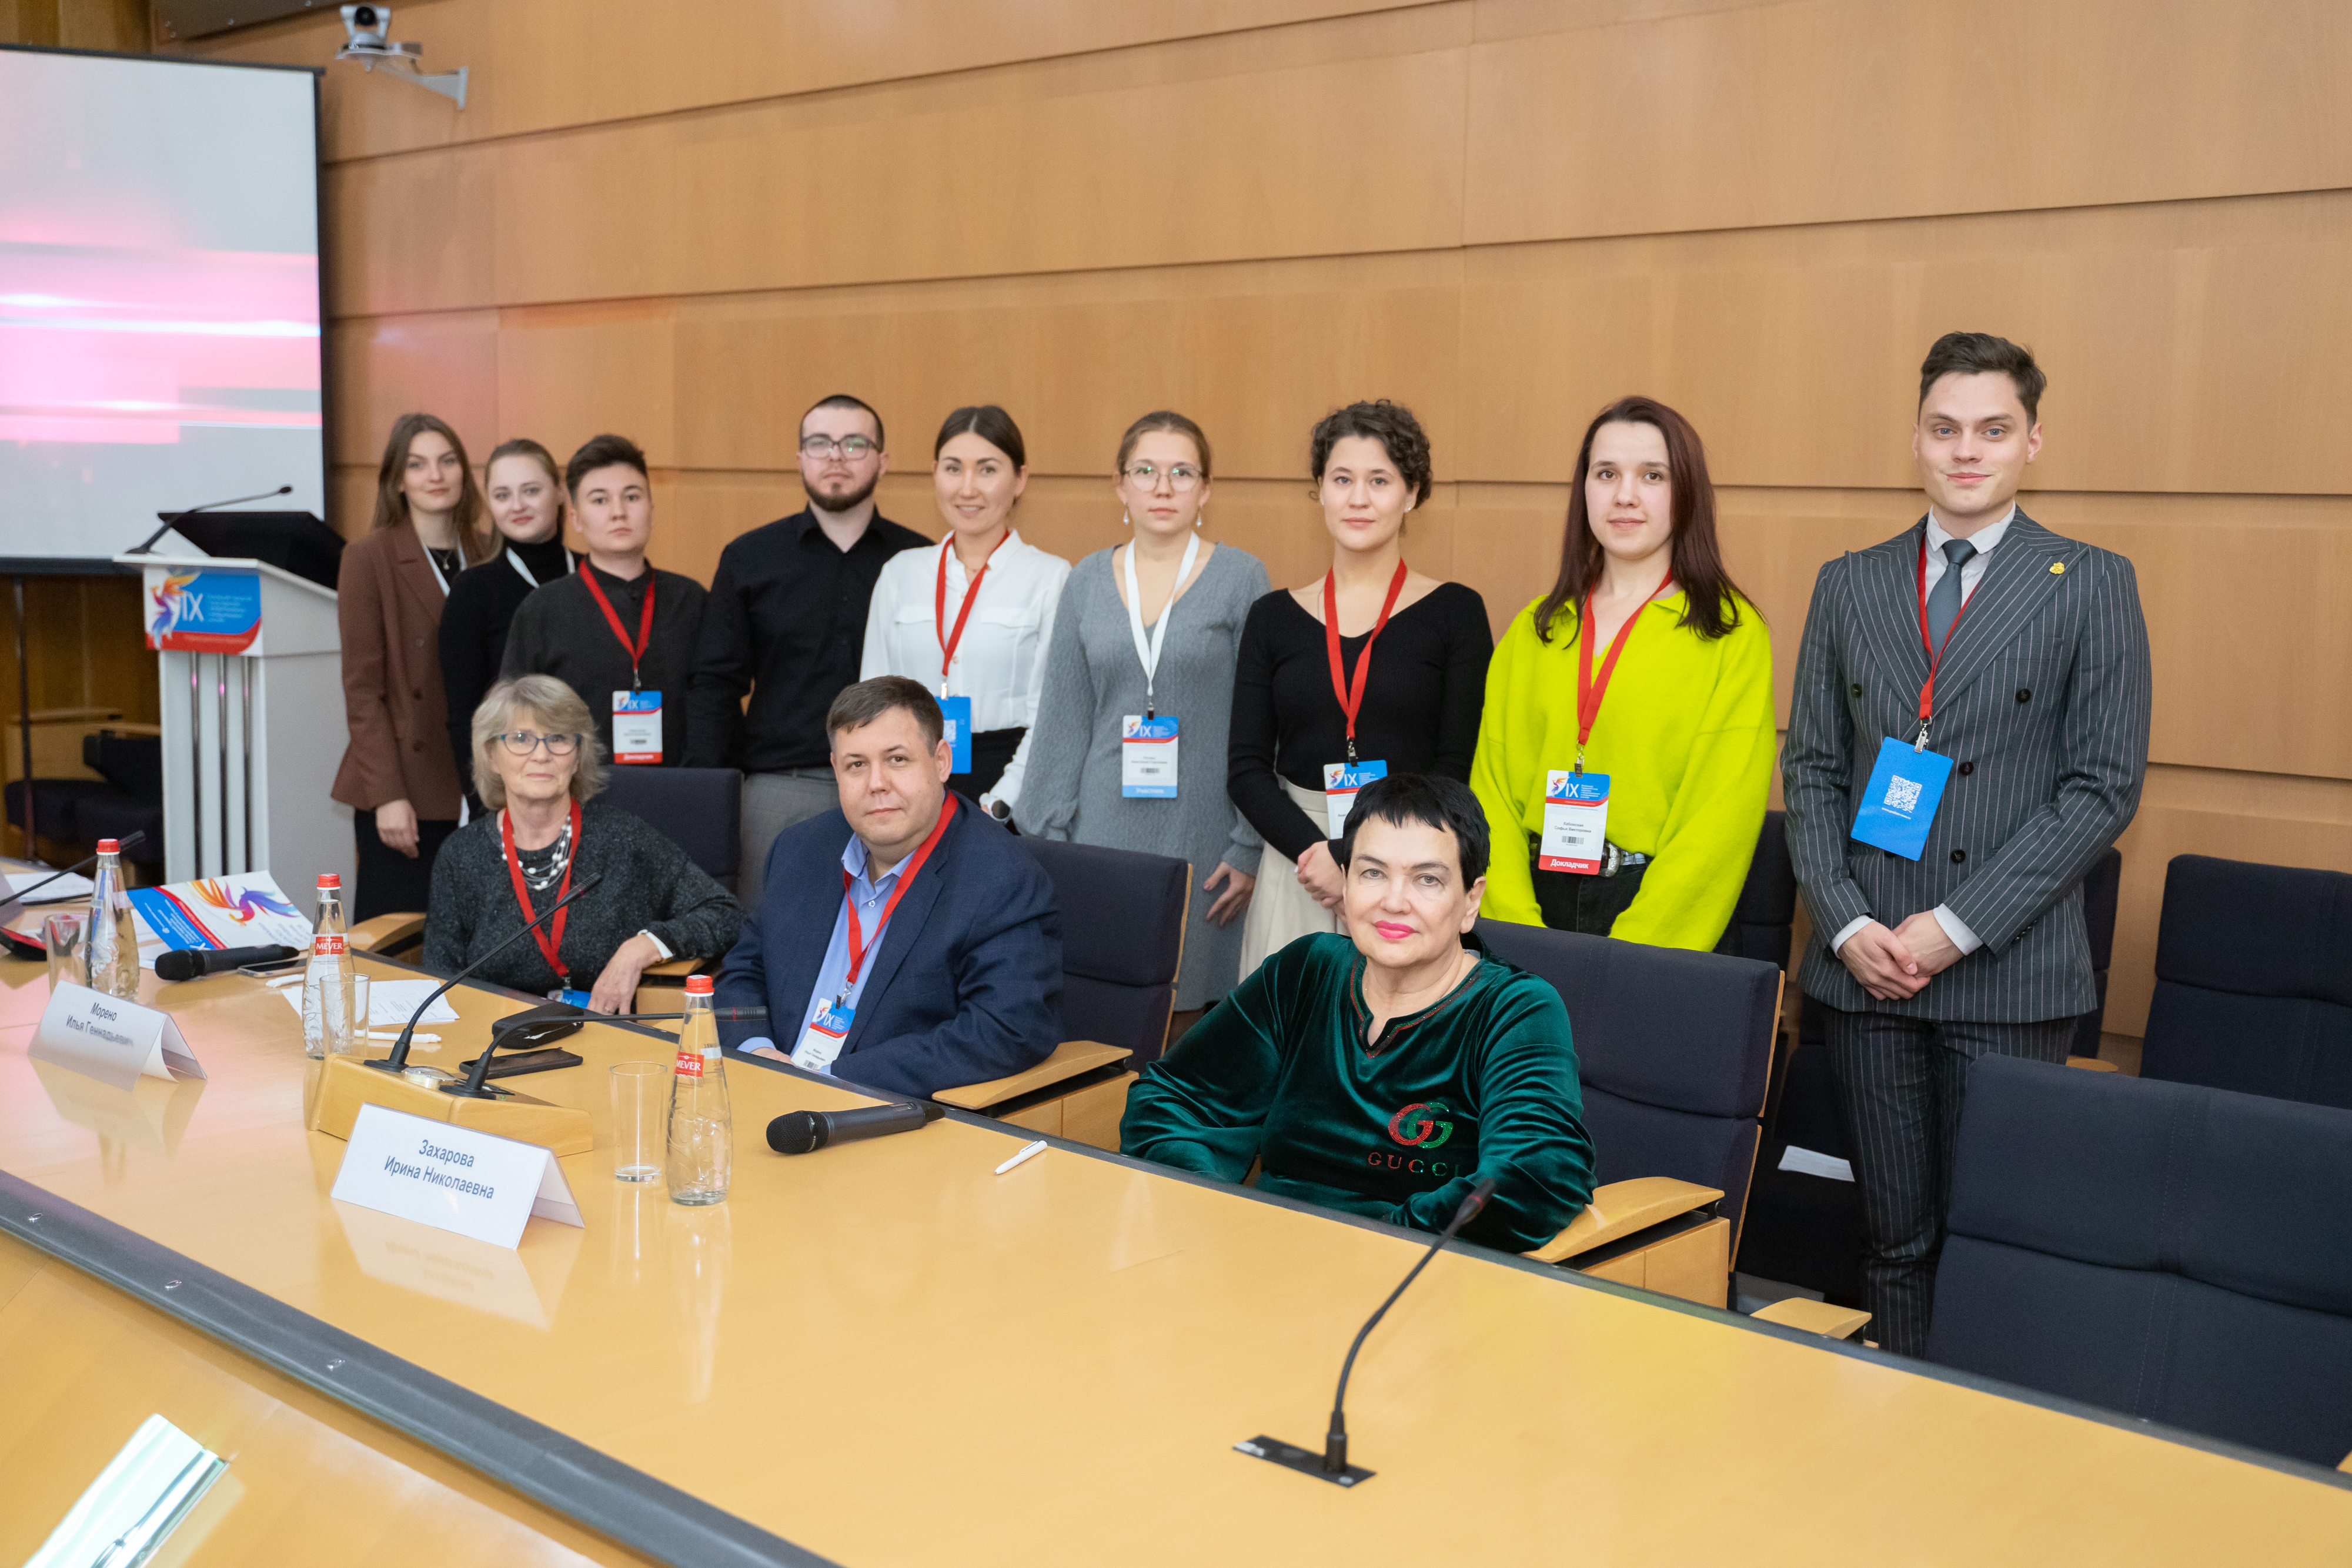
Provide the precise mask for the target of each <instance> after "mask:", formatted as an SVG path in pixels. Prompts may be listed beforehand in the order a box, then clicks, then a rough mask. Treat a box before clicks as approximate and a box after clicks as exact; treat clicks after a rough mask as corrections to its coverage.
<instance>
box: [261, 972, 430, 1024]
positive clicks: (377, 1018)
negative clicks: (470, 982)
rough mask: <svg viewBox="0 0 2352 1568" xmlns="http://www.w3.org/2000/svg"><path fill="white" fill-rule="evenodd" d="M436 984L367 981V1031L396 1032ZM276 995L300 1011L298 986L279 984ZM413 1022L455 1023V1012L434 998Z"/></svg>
mask: <svg viewBox="0 0 2352 1568" xmlns="http://www.w3.org/2000/svg"><path fill="white" fill-rule="evenodd" d="M440 984H441V982H440V981H438V980H436V979H434V978H432V977H430V976H427V977H425V978H424V979H422V980H377V979H371V980H370V981H369V982H368V1028H370V1029H398V1028H399V1027H400V1026H401V1025H403V1024H404V1023H406V1022H407V1021H408V1015H409V1014H411V1013H413V1012H415V1010H416V1004H417V1003H419V1002H421V1001H423V1000H424V999H425V998H426V997H428V996H432V995H433V991H434V988H436V987H437V986H439V985H440ZM278 995H279V996H281V997H284V998H286V1001H287V1004H288V1005H289V1007H291V1008H292V1009H294V1010H295V1011H296V1012H298V1013H299V1012H300V1011H301V1010H302V988H301V987H300V986H296V985H280V986H279V987H278ZM416 1021H417V1022H418V1023H420V1024H428V1023H456V1022H457V1009H456V1008H453V1007H451V1006H450V1005H449V998H446V997H436V998H434V1002H433V1005H432V1006H431V1007H429V1008H426V1009H425V1016H424V1017H423V1018H421V1019H417V1020H416Z"/></svg>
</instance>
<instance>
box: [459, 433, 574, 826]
mask: <svg viewBox="0 0 2352 1568" xmlns="http://www.w3.org/2000/svg"><path fill="white" fill-rule="evenodd" d="M482 488H483V489H484V490H485V491H487V492H488V497H489V502H490V520H491V521H492V522H494V523H496V524H497V525H498V530H499V541H498V542H499V544H500V545H501V546H503V547H504V549H502V551H501V552H500V553H499V554H498V555H494V556H492V557H491V558H490V559H488V560H486V561H484V562H483V563H482V564H481V565H479V566H477V567H472V568H469V569H467V570H466V571H463V572H461V573H459V574H458V576H457V580H456V581H455V582H453V583H451V584H450V585H449V602H448V603H447V604H446V606H444V607H443V609H442V612H441V684H442V686H443V687H444V689H446V692H447V693H448V696H449V748H450V750H452V751H453V752H455V753H456V754H457V770H458V773H459V775H460V776H461V779H462V780H463V782H464V784H465V787H466V803H467V808H468V810H469V811H470V812H471V814H472V815H475V816H479V815H480V814H481V810H482V798H481V796H480V794H479V793H478V792H477V791H476V789H475V788H474V778H473V757H474V737H473V723H474V710H475V709H476V708H477V707H478V706H481V701H482V698H483V697H484V696H485V695H488V692H489V689H490V687H491V686H493V685H496V684H497V682H498V678H499V659H500V658H502V657H503V656H504V655H505V653H506V647H507V628H508V627H509V625H510V624H512V622H513V621H514V614H515V610H516V608H517V607H518V606H519V605H520V604H521V603H522V601H523V599H524V598H525V596H527V595H528V594H529V593H530V591H531V590H532V589H534V588H537V587H538V586H539V585H540V584H541V583H542V582H552V581H554V580H556V579H557V578H559V577H562V576H563V575H564V574H565V573H566V572H569V571H570V570H572V567H573V564H574V562H575V560H576V559H577V558H576V557H574V556H573V555H572V552H571V551H570V550H569V549H565V548H564V544H563V480H562V476H561V473H560V471H559V470H558V469H557V467H556V465H555V459H554V457H553V456H551V455H550V454H549V452H548V450H547V448H546V447H544V446H541V444H539V443H538V442H536V441H531V440H529V439H522V440H516V441H509V442H508V443H506V444H504V445H502V446H500V447H499V449H498V450H497V451H496V452H493V453H491V454H490V461H489V465H488V467H487V468H485V469H484V470H483V482H482Z"/></svg>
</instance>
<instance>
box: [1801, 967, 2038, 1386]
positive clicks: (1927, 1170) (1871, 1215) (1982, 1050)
mask: <svg viewBox="0 0 2352 1568" xmlns="http://www.w3.org/2000/svg"><path fill="white" fill-rule="evenodd" d="M1805 1006H1806V1007H1808V1008H1821V1011H1822V1034H1823V1036H1824V1037H1825V1038H1826V1040H1827V1041H1828V1044H1829V1057H1830V1082H1831V1083H1832V1089H1833V1092H1834V1095H1835V1098H1836V1103H1837V1118H1838V1131H1839V1132H1840V1134H1843V1137H1844V1138H1845V1146H1846V1154H1847V1155H1848V1157H1849V1158H1850V1159H1852V1161H1853V1179H1854V1185H1855V1186H1858V1187H1859V1188H1860V1189H1861V1196H1862V1304H1863V1306H1864V1309H1865V1310H1867V1311H1868V1312H1869V1313H1870V1315H1871V1322H1870V1328H1869V1330H1868V1331H1867V1332H1868V1333H1869V1335H1870V1337H1871V1338H1873V1339H1875V1340H1876V1341H1877V1342H1878V1345H1879V1348H1880V1349H1881V1350H1890V1351H1893V1352H1894V1353H1895V1354H1897V1355H1909V1356H1923V1355H1925V1354H1927V1322H1928V1317H1929V1314H1930V1312H1932V1310H1933V1308H1934V1305H1935V1294H1936V1264H1937V1260H1938V1259H1939V1258H1941V1257H1942V1256H1943V1250H1944V1224H1945V1218H1946V1217H1947V1216H1948V1214H1949V1213H1950V1210H1951V1207H1952V1149H1953V1145H1954V1142H1955V1140H1956V1139H1957V1137H1958V1134H1959V1130H1960V1105H1961V1102H1962V1099H1963V1098H1964V1095H1965V1092H1966V1090H1967V1087H1968V1075H1969V1067H1970V1065H1972V1064H1973V1063H1974V1062H1975V1061H1976V1059H1977V1058H1978V1057H1979V1056H1987V1055H1995V1056H2023V1057H2029V1058H2031V1059H2032V1060H2033V1061H2065V1060H2066V1048H2067V1047H2068V1046H2069V1045H2070V1044H2072V1043H2073V1042H2074V1019H2070V1018H2065V1019H2046V1020H2044V1021H2042V1022H2040V1023H1937V1022H1932V1021H1930V1020H1927V1019H1908V1018H1896V1017H1894V1016H1893V1015H1891V1014H1887V1013H1849V1012H1841V1011H1839V1010H1838V1009H1835V1008H1828V1007H1822V1004H1821V1003H1819V1002H1816V1001H1813V1000H1812V999H1811V998H1807V1000H1806V1002H1805Z"/></svg>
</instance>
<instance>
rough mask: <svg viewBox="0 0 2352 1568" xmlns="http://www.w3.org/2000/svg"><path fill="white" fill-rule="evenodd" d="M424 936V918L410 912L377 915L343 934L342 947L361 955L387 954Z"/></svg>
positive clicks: (412, 911)
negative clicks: (351, 948) (348, 947)
mask: <svg viewBox="0 0 2352 1568" xmlns="http://www.w3.org/2000/svg"><path fill="white" fill-rule="evenodd" d="M424 935H425V916H424V915H420V914H418V913H416V912H415V910H410V911H408V912H406V913H405V914H401V915H374V916H372V917H371V918H369V919H366V920H362V921H361V922H360V923H359V924H358V925H354V926H352V928H351V929H350V930H349V931H348V932H346V933H344V937H343V941H344V946H350V947H356V948H357V949H359V950H360V951H361V952H362V953H387V952H390V951H391V950H392V949H393V948H394V947H403V946H407V945H408V944H409V943H411V942H414V941H415V940H416V939H417V938H418V937H420V936H424Z"/></svg>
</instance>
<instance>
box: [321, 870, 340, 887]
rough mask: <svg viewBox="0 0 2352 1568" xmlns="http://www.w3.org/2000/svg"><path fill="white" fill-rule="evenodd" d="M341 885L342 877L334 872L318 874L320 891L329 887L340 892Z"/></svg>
mask: <svg viewBox="0 0 2352 1568" xmlns="http://www.w3.org/2000/svg"><path fill="white" fill-rule="evenodd" d="M342 885H343V879H342V877H341V875H340V874H339V873H335V872H324V873H320V877H319V886H320V890H321V891H324V890H325V889H327V888H335V889H337V890H339V891H340V890H341V887H342Z"/></svg>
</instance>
